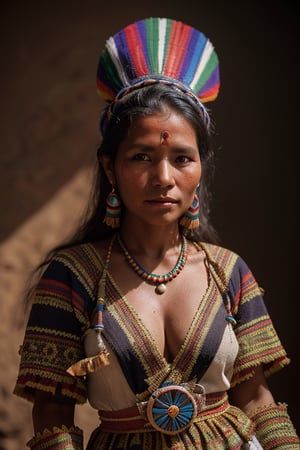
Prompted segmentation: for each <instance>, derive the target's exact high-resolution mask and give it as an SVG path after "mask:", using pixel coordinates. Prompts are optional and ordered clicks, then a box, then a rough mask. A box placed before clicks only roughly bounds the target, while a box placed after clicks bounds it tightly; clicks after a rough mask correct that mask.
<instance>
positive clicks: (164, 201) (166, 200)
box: [147, 197, 178, 204]
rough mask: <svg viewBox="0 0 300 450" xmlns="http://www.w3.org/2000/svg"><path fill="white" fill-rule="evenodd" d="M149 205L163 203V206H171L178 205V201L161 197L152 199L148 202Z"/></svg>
mask: <svg viewBox="0 0 300 450" xmlns="http://www.w3.org/2000/svg"><path fill="white" fill-rule="evenodd" d="M147 203H161V204H170V203H174V204H175V203H178V202H177V200H175V199H174V198H171V197H159V198H152V199H151V200H147Z"/></svg>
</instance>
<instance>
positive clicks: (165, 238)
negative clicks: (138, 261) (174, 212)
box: [119, 223, 182, 258]
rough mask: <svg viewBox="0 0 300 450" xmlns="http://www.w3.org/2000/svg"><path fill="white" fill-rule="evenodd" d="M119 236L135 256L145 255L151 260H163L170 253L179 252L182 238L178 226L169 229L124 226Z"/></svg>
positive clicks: (168, 227)
mask: <svg viewBox="0 0 300 450" xmlns="http://www.w3.org/2000/svg"><path fill="white" fill-rule="evenodd" d="M119 234H120V236H121V238H122V240H123V241H124V243H126V246H127V248H128V249H129V250H130V251H132V252H134V253H135V255H136V256H137V257H138V255H145V256H148V257H151V258H161V257H162V256H163V255H165V254H166V253H168V252H169V251H176V252H178V248H179V247H180V246H181V243H182V238H181V234H180V232H179V228H178V225H177V224H176V226H174V224H172V226H167V227H155V226H154V227H152V226H147V225H146V226H144V225H143V226H142V227H134V228H133V227H131V226H129V225H128V226H127V224H126V223H124V224H122V226H121V228H120V230H119Z"/></svg>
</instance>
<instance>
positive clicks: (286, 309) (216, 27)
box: [0, 0, 300, 450]
mask: <svg viewBox="0 0 300 450" xmlns="http://www.w3.org/2000/svg"><path fill="white" fill-rule="evenodd" d="M262 3H263V4H262ZM295 8H296V7H295V6H293V5H292V4H291V2H284V4H283V3H282V2H279V1H272V2H268V1H267V2H258V1H256V2H252V3H251V5H250V4H249V3H245V2H230V3H229V4H228V2H221V1H220V2H218V1H213V0H212V1H211V2H205V3H204V2H203V4H202V3H201V2H200V3H199V1H198V2H195V1H190V0H187V1H186V2H184V5H183V3H182V2H178V1H175V2H174V0H172V1H171V0H166V1H165V2H163V3H161V2H159V1H158V0H156V1H155V0H154V1H152V2H151V5H145V4H141V3H140V2H137V1H133V2H130V6H128V4H126V7H125V6H124V2H121V1H120V0H118V1H117V2H114V3H113V4H107V5H106V6H105V8H103V7H99V2H98V1H96V0H92V1H86V2H85V3H84V6H83V3H82V2H80V1H74V2H72V8H70V7H69V4H68V2H63V3H61V2H57V1H54V2H51V3H47V4H43V5H42V4H41V3H40V2H34V1H28V2H26V4H25V3H23V2H19V5H17V4H16V3H14V6H10V5H8V4H7V5H5V7H2V14H1V18H0V21H1V28H0V29H1V33H2V39H1V40H0V50H1V55H3V57H2V70H1V74H0V77H1V81H2V83H1V85H2V87H3V89H2V101H1V103H0V116H1V121H0V136H1V140H2V142H1V144H2V145H1V148H2V151H1V152H0V167H1V177H0V201H1V211H2V212H4V214H2V217H1V227H0V240H1V247H0V269H1V273H0V282H1V285H0V290H1V291H0V292H1V298H2V299H3V300H2V305H3V308H2V309H3V313H2V314H3V319H4V320H3V321H2V324H0V338H1V339H0V343H1V344H0V345H1V352H0V354H1V357H0V369H1V371H0V373H1V374H2V375H0V376H1V394H0V395H1V397H2V398H1V400H0V405H1V406H0V439H1V436H2V439H3V448H5V450H14V449H16V450H19V449H20V448H23V447H25V444H24V442H25V440H26V439H27V438H29V437H30V433H31V429H30V421H29V414H28V408H29V405H27V403H25V402H23V401H22V400H19V399H16V398H14V396H12V394H11V391H12V388H13V384H14V381H15V377H16V372H17V365H18V355H17V351H18V346H19V344H20V342H21V338H22V333H23V324H22V321H21V325H20V328H19V329H17V330H16V321H17V322H19V321H20V320H19V316H18V317H17V319H16V311H18V315H19V313H20V307H19V302H21V300H20V297H21V293H22V292H21V287H22V286H23V283H24V282H25V275H26V274H27V273H28V269H29V268H30V267H31V265H32V266H33V265H34V264H36V262H37V261H38V260H39V258H41V257H42V255H43V254H44V252H45V251H47V249H48V248H50V247H51V246H52V245H55V244H56V243H58V242H60V240H61V239H62V238H63V236H64V233H65V232H67V231H70V230H71V229H72V227H74V226H75V224H76V223H77V219H78V216H79V213H80V211H81V210H82V208H83V204H84V202H85V199H86V198H87V195H88V191H89V189H88V186H89V180H90V178H89V174H90V167H91V166H92V165H93V164H94V162H95V153H96V148H97V145H98V143H99V139H100V136H99V133H98V118H99V113H100V110H101V109H102V107H103V104H102V103H101V101H100V100H99V99H98V97H97V94H96V88H95V72H96V65H97V62H98V56H99V52H100V50H101V49H102V48H103V46H104V43H105V40H106V38H107V37H108V36H109V35H110V34H113V33H114V32H116V31H118V30H119V29H120V28H121V27H123V26H124V25H126V24H127V23H129V22H132V21H134V20H137V19H141V18H143V17H146V16H166V17H171V18H174V19H178V20H182V21H184V22H186V23H189V24H191V25H193V26H195V27H197V28H199V29H201V31H203V32H204V33H205V34H207V36H209V37H210V39H211V40H212V42H213V43H214V44H215V46H216V50H217V53H218V55H219V58H220V67H221V82H222V87H221V93H220V96H219V99H218V100H217V101H216V102H215V103H214V104H211V105H209V109H210V110H211V113H212V117H213V120H214V121H215V123H216V134H215V143H216V147H217V152H216V156H217V171H216V178H215V184H214V186H213V191H214V197H215V202H214V207H213V210H212V215H213V220H214V223H215V225H216V228H217V229H218V230H219V234H220V236H221V238H222V242H223V245H224V246H226V247H230V248H231V249H233V250H235V251H236V252H237V253H239V254H241V255H242V256H243V257H244V259H245V260H246V261H247V263H248V264H249V266H250V267H251V268H252V270H253V272H254V274H255V276H256V278H257V279H258V281H259V282H260V284H261V285H262V286H263V287H264V288H265V290H266V303H267V306H268V309H269V311H270V313H271V315H272V317H273V320H274V323H275V325H276V328H277V330H278V333H279V335H280V337H281V339H282V341H283V343H284V345H285V346H286V348H287V350H288V354H289V356H290V357H291V359H292V363H291V365H290V366H289V367H288V368H286V369H285V370H283V371H282V372H281V373H279V374H277V375H274V377H272V379H271V380H270V383H271V385H272V387H273V388H274V392H275V396H276V398H277V400H278V401H286V402H287V403H288V404H289V409H290V413H291V416H292V418H293V420H294V423H295V425H296V426H297V428H298V430H299V429H300V423H299V414H298V405H299V403H300V399H299V390H296V389H295V386H297V381H296V380H297V379H298V377H296V374H297V373H299V371H300V367H299V361H298V358H297V340H296V338H295V337H296V336H297V334H296V332H297V330H296V317H297V311H296V301H295V299H297V298H298V292H297V293H296V282H295V280H296V279H297V274H296V264H295V256H294V255H295V251H294V246H295V244H296V236H297V233H296V227H295V225H296V224H295V217H294V209H295V207H294V205H295V200H296V199H295V196H296V185H295V179H296V178H295V174H294V172H293V169H294V167H295V164H293V156H294V153H295V152H294V149H295V145H296V142H297V140H296V130H297V125H298V124H296V120H297V113H296V105H298V102H297V100H298V92H297V91H296V86H297V85H298V75H299V73H298V71H299V69H298V65H296V63H294V61H295V60H296V55H297V53H296V42H297V39H296V37H297V35H296V24H297V23H298V13H297V11H296V9H295ZM199 10H200V12H199V14H198V12H197V14H195V11H199ZM116 11H117V12H118V14H116ZM62 198H63V200H62ZM62 204H63V205H64V206H63V207H62V206H61V205H62ZM59 205H60V206H59ZM41 218H42V219H41ZM62 218H63V220H62ZM36 224H38V225H36ZM24 230H25V231H24ZM24 232H25V235H24ZM22 233H23V234H22ZM21 315H22V313H21ZM8 367H9V368H8ZM297 421H298V422H297ZM1 445H2V444H0V448H1Z"/></svg>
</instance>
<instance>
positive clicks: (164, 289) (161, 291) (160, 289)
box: [155, 283, 167, 295]
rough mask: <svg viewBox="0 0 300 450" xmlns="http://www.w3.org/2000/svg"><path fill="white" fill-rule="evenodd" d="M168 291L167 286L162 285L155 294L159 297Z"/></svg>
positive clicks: (157, 287) (158, 286)
mask: <svg viewBox="0 0 300 450" xmlns="http://www.w3.org/2000/svg"><path fill="white" fill-rule="evenodd" d="M166 290H167V286H166V285H165V284H164V283H160V284H158V285H157V286H156V288H155V293H156V294H158V295H161V294H164V293H165V292H166Z"/></svg>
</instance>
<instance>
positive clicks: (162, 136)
mask: <svg viewBox="0 0 300 450" xmlns="http://www.w3.org/2000/svg"><path fill="white" fill-rule="evenodd" d="M169 137H170V133H169V132H168V131H166V130H165V131H162V132H161V133H160V143H161V144H166V143H167V139H168V138H169Z"/></svg>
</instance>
